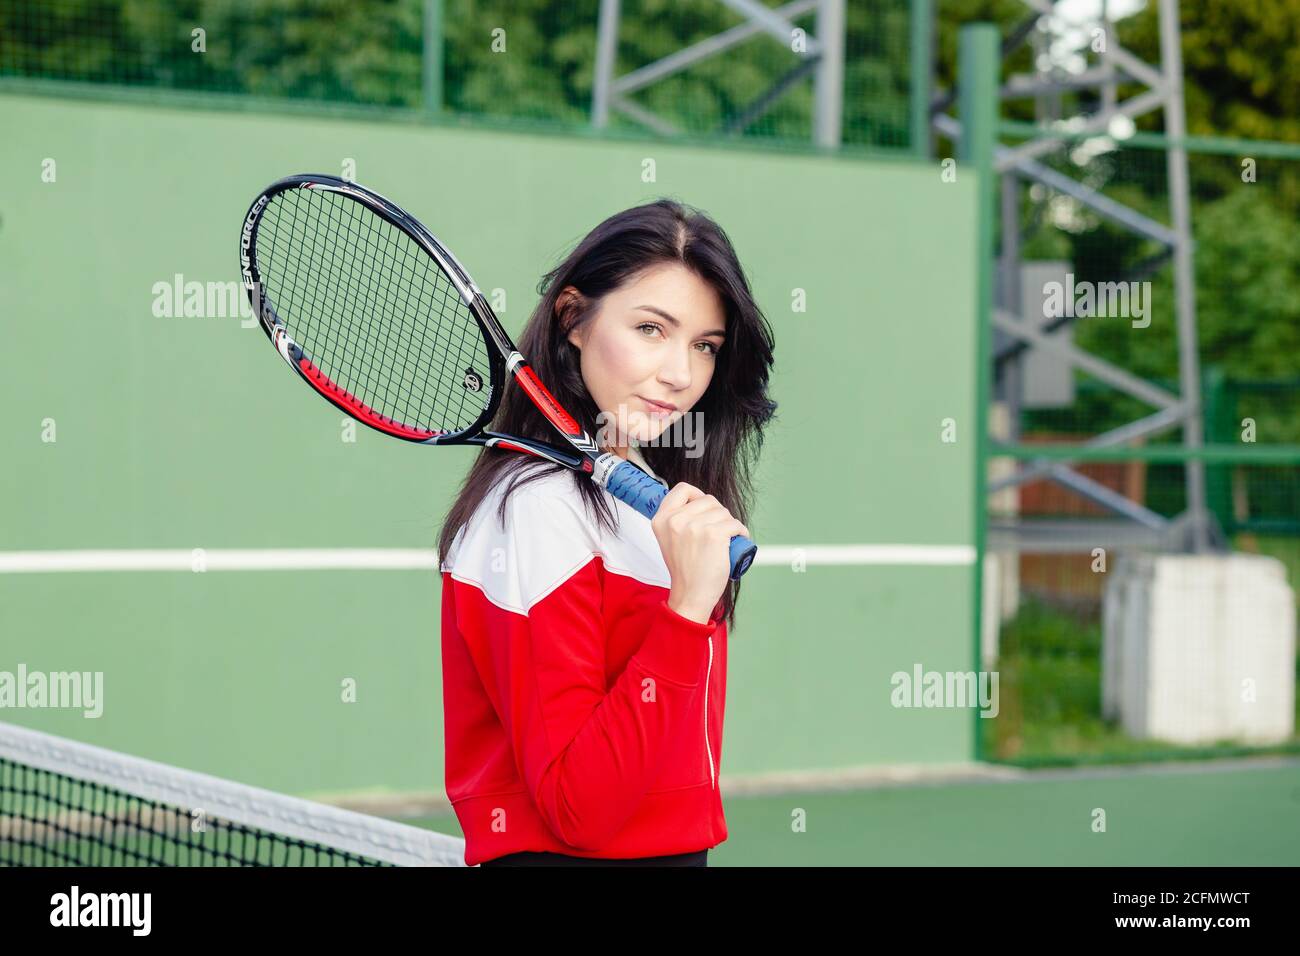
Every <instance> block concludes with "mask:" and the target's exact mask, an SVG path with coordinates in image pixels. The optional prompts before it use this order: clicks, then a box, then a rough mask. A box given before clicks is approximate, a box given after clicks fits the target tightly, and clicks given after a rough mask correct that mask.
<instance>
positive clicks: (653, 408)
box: [637, 395, 677, 415]
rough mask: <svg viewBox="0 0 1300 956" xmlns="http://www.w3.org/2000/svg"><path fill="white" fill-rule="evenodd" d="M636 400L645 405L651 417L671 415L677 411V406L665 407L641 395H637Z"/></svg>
mask: <svg viewBox="0 0 1300 956" xmlns="http://www.w3.org/2000/svg"><path fill="white" fill-rule="evenodd" d="M637 398H639V399H641V401H642V402H644V403H645V406H646V408H648V409H649V410H650V412H651V414H653V415H671V414H672V413H673V412H675V411H677V406H675V405H667V404H665V403H663V402H655V401H651V400H650V399H648V398H645V397H644V396H642V395H638V396H637Z"/></svg>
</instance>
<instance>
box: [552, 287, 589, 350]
mask: <svg viewBox="0 0 1300 956" xmlns="http://www.w3.org/2000/svg"><path fill="white" fill-rule="evenodd" d="M581 300H582V293H581V292H579V291H578V290H577V289H575V288H574V287H573V286H571V285H570V286H565V287H564V289H562V290H561V291H560V294H559V295H558V296H556V298H555V317H556V318H557V319H558V320H559V322H560V326H561V327H563V326H564V325H565V321H564V318H565V315H566V314H567V313H568V312H569V311H571V310H573V309H575V308H576V307H577V305H578V303H579V302H580V301H581ZM565 338H567V339H568V340H569V343H570V344H571V345H572V346H573V347H574V348H576V349H578V351H582V339H583V336H582V334H581V329H580V327H579V324H578V323H576V322H573V323H569V331H568V333H566V335H565Z"/></svg>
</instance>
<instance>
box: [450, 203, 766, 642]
mask: <svg viewBox="0 0 1300 956" xmlns="http://www.w3.org/2000/svg"><path fill="white" fill-rule="evenodd" d="M666 263H680V264H681V265H683V266H685V267H686V268H688V269H690V270H691V271H692V272H694V273H695V274H696V275H697V276H699V277H700V278H701V279H702V280H703V281H704V282H706V283H708V284H709V285H710V286H711V287H712V288H713V289H714V291H715V292H716V293H717V295H718V297H719V298H720V299H721V300H722V303H723V306H724V308H725V310H726V319H727V327H726V333H727V338H726V341H725V343H724V344H723V346H722V348H721V350H720V351H719V352H718V357H717V360H716V364H715V366H714V371H713V377H712V379H711V380H710V382H709V387H708V388H707V389H706V390H705V392H704V395H703V396H701V398H700V400H699V401H698V402H697V403H696V404H695V405H694V406H693V407H692V408H691V409H690V412H692V413H695V412H699V413H701V415H702V418H701V419H699V420H702V421H703V422H704V424H705V434H704V441H703V442H702V446H703V449H702V453H701V454H697V455H695V456H694V457H688V456H687V455H686V454H685V451H686V450H685V449H684V448H682V447H681V443H680V442H676V441H670V440H667V439H666V438H665V439H662V440H661V441H659V442H656V443H654V444H644V445H641V446H640V449H639V450H640V451H641V454H642V455H643V456H644V457H645V460H646V463H647V464H648V465H649V466H650V467H651V468H652V469H654V471H655V473H656V474H657V475H659V477H660V478H662V479H664V480H665V481H666V482H668V486H669V487H670V488H671V487H672V486H674V485H676V484H677V483H678V482H681V481H685V482H689V483H690V484H692V485H694V486H696V487H697V488H700V489H701V490H703V491H704V492H705V493H707V494H711V495H713V496H714V497H715V498H717V499H718V501H720V502H721V503H722V504H723V506H725V507H726V508H727V509H728V510H729V511H730V512H731V513H732V514H733V515H734V516H735V517H736V518H738V519H739V520H740V521H741V522H742V523H744V524H746V525H748V524H749V496H750V493H751V484H750V482H751V468H752V467H753V464H754V463H755V461H756V459H757V457H758V453H759V451H760V450H761V448H762V444H763V427H764V425H765V424H766V423H767V422H768V421H769V419H771V418H772V417H773V415H774V413H775V411H776V403H775V402H772V401H769V400H768V397H767V383H768V374H769V372H770V370H771V367H772V351H773V341H772V330H771V328H770V327H769V326H768V324H767V320H766V318H765V317H764V316H763V313H762V311H761V310H760V309H759V307H758V305H757V304H756V303H755V302H754V297H753V294H752V293H751V291H750V288H749V282H748V281H747V280H746V278H745V273H744V270H743V269H742V268H741V266H740V262H739V260H738V259H737V258H736V252H735V250H734V249H733V248H732V245H731V240H729V239H728V238H727V234H726V233H725V232H723V230H722V228H721V227H720V226H719V225H718V224H717V223H716V222H714V221H713V220H712V219H710V218H709V217H708V216H707V215H706V214H704V213H703V212H701V211H699V210H698V209H695V208H693V207H690V206H686V205H684V204H682V203H679V202H677V201H675V200H671V199H660V200H658V201H656V202H652V203H647V204H646V205H643V206H636V207H634V208H632V209H627V210H624V211H623V212H620V213H618V214H617V215H614V216H611V217H610V218H608V219H606V220H605V221H604V222H602V223H601V224H600V225H599V226H597V227H596V228H595V229H593V230H592V231H591V232H590V233H589V234H588V235H587V237H586V238H585V239H583V240H582V242H580V243H579V244H578V246H577V248H575V249H574V250H573V252H571V253H570V254H569V256H568V257H567V258H566V259H565V260H564V261H563V262H562V263H560V264H559V265H558V266H556V267H555V268H554V269H552V270H551V271H550V272H548V273H547V274H546V275H545V276H543V277H542V280H541V282H539V283H538V286H537V292H538V294H539V295H540V296H541V301H540V302H539V303H538V304H537V308H536V309H535V310H533V314H532V316H531V317H530V318H529V320H528V324H527V326H525V328H524V331H523V334H522V335H521V336H520V338H519V340H518V344H519V350H520V352H522V353H523V354H524V356H525V357H526V358H527V359H528V361H529V364H531V365H532V367H533V370H534V371H535V372H536V373H537V375H538V377H539V378H540V379H541V380H542V382H544V383H545V384H546V387H547V388H548V389H549V390H550V391H551V393H552V394H554V395H555V397H556V398H557V399H558V400H559V402H560V404H561V405H562V406H563V407H564V408H565V409H567V410H568V412H569V413H570V414H571V415H572V416H573V417H574V418H575V419H577V421H578V423H579V424H580V425H581V426H582V427H583V429H584V430H585V431H586V432H587V434H589V435H593V436H594V435H596V434H597V431H598V423H599V422H600V421H601V419H600V418H599V417H598V416H599V415H600V409H599V408H597V407H596V404H595V402H594V401H593V400H592V398H591V396H590V395H589V394H588V393H587V387H586V385H585V384H584V383H583V379H582V371H581V368H580V366H579V352H578V349H577V347H576V346H575V345H573V343H571V342H570V341H569V339H568V335H569V332H570V331H572V330H573V329H574V328H576V327H579V326H581V325H582V324H584V323H586V322H588V321H590V320H591V319H592V318H593V316H595V314H596V312H597V310H598V309H599V307H600V303H601V300H602V299H603V298H604V296H605V295H607V294H608V293H609V292H611V291H613V290H615V289H617V288H619V287H621V286H622V285H623V284H625V283H627V282H630V281H634V280H635V279H636V278H637V277H638V276H639V275H641V274H642V273H643V272H645V271H646V270H647V269H650V268H652V267H655V266H658V265H661V264H666ZM568 286H573V287H574V288H575V289H577V290H578V292H579V293H581V295H580V296H578V297H569V298H568V299H566V301H565V304H564V306H563V307H562V308H561V311H560V314H558V315H557V314H556V302H557V301H558V300H559V296H560V293H561V292H562V291H563V290H564V289H565V288H567V287H568ZM680 425H681V421H680V420H679V421H678V422H675V423H674V424H673V428H678V427H679V426H680ZM492 429H493V430H494V431H500V432H505V433H507V434H516V435H520V436H523V437H526V438H537V439H541V440H543V441H550V442H554V441H555V440H556V436H555V430H554V429H553V428H552V427H551V426H550V424H548V423H547V421H546V419H545V418H543V417H542V415H541V413H540V412H538V411H537V408H536V407H535V406H534V405H533V403H532V402H531V401H530V400H529V398H528V397H527V396H526V395H524V394H523V393H522V392H521V391H520V389H518V388H516V387H515V386H514V385H513V383H511V384H510V385H508V387H507V388H506V390H505V394H504V395H503V396H502V400H501V407H500V409H498V411H497V415H496V417H495V418H494V419H493V422H492ZM556 470H562V469H561V466H559V465H555V464H552V463H550V462H548V461H545V460H542V459H536V458H531V457H529V456H526V455H521V454H519V453H518V452H510V451H499V450H497V449H491V448H484V449H483V450H482V451H481V452H480V453H479V456H478V458H477V459H476V460H475V462H474V465H473V467H472V468H471V469H470V472H469V474H468V475H467V476H466V478H465V481H464V483H463V484H462V485H461V489H460V491H459V492H458V493H457V495H456V500H455V501H454V502H453V503H452V505H451V508H450V509H449V510H448V512H447V516H446V518H445V519H444V521H443V525H442V531H441V533H440V534H439V537H438V553H439V555H446V554H448V553H449V551H450V549H451V545H452V543H453V541H454V540H455V537H456V533H457V532H458V531H459V530H460V528H461V527H463V526H464V525H465V524H466V523H467V522H468V521H469V519H470V517H471V516H472V515H473V514H474V511H475V510H476V509H477V508H478V506H479V504H480V503H481V502H482V501H483V499H484V497H485V496H486V495H487V493H488V491H489V490H490V489H491V488H493V487H494V486H495V484H496V482H497V481H498V480H503V479H505V478H506V477H509V476H513V480H512V481H511V482H510V484H509V485H508V486H507V487H506V493H505V495H504V496H503V497H502V501H501V506H500V508H499V509H498V512H497V520H498V521H500V522H501V523H502V526H503V527H504V523H505V504H506V498H508V496H509V494H510V493H511V492H512V491H513V490H514V488H515V487H517V486H518V485H520V484H526V483H527V482H529V481H534V480H537V479H539V478H541V477H543V475H545V474H547V473H549V472H552V471H556ZM573 481H574V484H575V486H576V487H577V488H578V490H579V492H580V493H581V494H582V495H583V497H584V499H585V502H586V506H587V510H588V513H589V514H592V515H594V516H595V519H596V521H597V522H599V523H600V525H601V526H602V527H605V528H608V529H610V530H613V528H614V526H615V518H614V511H613V506H612V502H611V500H610V497H609V495H608V494H607V493H606V492H605V491H604V490H603V489H601V488H600V487H599V486H598V485H597V484H596V483H595V482H593V481H592V480H591V478H590V477H589V476H587V475H585V474H582V473H580V472H573ZM750 530H751V531H753V529H752V528H751V529H750ZM738 593H739V587H738V584H737V582H732V583H731V584H729V585H728V587H727V590H726V592H725V593H724V595H723V609H724V613H725V616H726V619H727V622H728V624H729V625H731V626H734V624H735V608H736V599H737V597H738Z"/></svg>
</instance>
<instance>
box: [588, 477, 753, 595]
mask: <svg viewBox="0 0 1300 956" xmlns="http://www.w3.org/2000/svg"><path fill="white" fill-rule="evenodd" d="M605 487H606V488H607V489H609V493H610V494H611V495H613V496H614V497H615V498H617V499H618V500H619V501H623V502H626V503H627V504H629V505H631V506H632V507H633V508H635V509H636V510H637V511H639V512H641V514H643V515H645V516H646V517H647V518H653V517H654V516H655V513H656V512H657V511H658V510H659V505H660V504H662V503H663V500H664V498H665V497H666V496H667V494H668V492H667V491H666V490H665V489H664V486H663V485H661V484H659V482H657V481H655V480H654V479H653V478H651V477H650V476H649V475H647V474H646V473H645V472H644V471H642V470H641V469H640V468H638V467H637V466H636V465H634V464H632V463H631V462H630V461H625V462H622V463H620V464H619V465H618V467H616V468H615V469H614V470H613V471H612V472H610V475H609V478H608V479H607V480H606V482H605ZM757 553H758V546H757V545H756V544H754V542H752V541H750V540H749V539H748V538H746V537H745V536H744V535H743V534H738V535H736V536H735V537H734V538H732V539H731V580H733V581H739V580H740V576H741V575H742V574H744V573H745V572H746V571H748V570H749V566H750V565H751V564H752V563H753V562H754V555H756V554H757Z"/></svg>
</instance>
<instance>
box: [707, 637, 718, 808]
mask: <svg viewBox="0 0 1300 956" xmlns="http://www.w3.org/2000/svg"><path fill="white" fill-rule="evenodd" d="M712 678H713V638H712V637H710V638H709V669H708V670H707V671H705V673H704V752H705V754H706V755H707V756H708V758H709V786H710V787H711V788H712V789H714V790H716V789H717V788H718V782H717V776H716V775H715V774H714V771H713V747H712V746H711V745H710V744H709V685H710V684H711V683H713V679H712Z"/></svg>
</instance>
